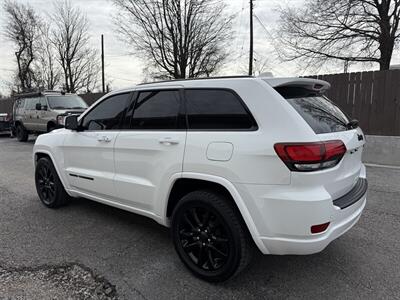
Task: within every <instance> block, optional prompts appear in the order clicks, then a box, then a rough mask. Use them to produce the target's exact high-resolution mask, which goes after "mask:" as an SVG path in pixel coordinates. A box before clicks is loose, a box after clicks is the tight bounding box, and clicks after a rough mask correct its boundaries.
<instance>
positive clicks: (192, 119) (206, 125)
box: [185, 89, 257, 130]
mask: <svg viewBox="0 0 400 300" xmlns="http://www.w3.org/2000/svg"><path fill="white" fill-rule="evenodd" d="M185 96H186V113H187V117H188V123H189V124H188V126H189V129H214V130H216V129H217V130H218V129H232V130H235V129H236V130H237V129H248V130H250V129H254V128H256V126H257V125H256V124H255V121H254V119H253V117H252V116H251V115H250V114H249V113H248V112H247V110H246V109H245V107H244V106H243V104H242V103H241V100H240V99H239V97H238V96H237V95H235V94H234V93H233V92H231V91H228V90H218V89H198V90H196V89H190V90H186V91H185Z"/></svg>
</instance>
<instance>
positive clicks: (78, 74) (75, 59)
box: [52, 0, 99, 93]
mask: <svg viewBox="0 0 400 300" xmlns="http://www.w3.org/2000/svg"><path fill="white" fill-rule="evenodd" d="M52 23H53V25H54V29H53V30H52V42H53V44H54V46H55V48H56V51H57V59H58V61H59V63H60V65H61V68H62V73H63V76H64V88H65V90H66V91H67V92H73V93H74V92H77V91H79V90H82V89H83V90H88V89H89V88H92V87H93V86H95V85H96V84H97V81H98V74H99V68H98V67H96V66H98V65H99V61H98V59H96V57H97V51H95V50H94V49H92V48H90V47H89V40H90V36H89V33H88V30H89V24H88V21H87V18H86V16H85V15H84V14H83V13H82V12H81V11H80V10H79V9H78V8H76V7H73V6H72V5H71V2H70V1H69V0H65V1H62V0H60V1H58V2H56V3H55V11H54V14H53V18H52Z"/></svg>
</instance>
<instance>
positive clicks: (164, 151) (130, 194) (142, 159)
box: [114, 131, 186, 214]
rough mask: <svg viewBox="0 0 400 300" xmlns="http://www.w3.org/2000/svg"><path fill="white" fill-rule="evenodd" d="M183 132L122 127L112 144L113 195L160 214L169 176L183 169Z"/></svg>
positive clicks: (126, 202)
mask: <svg viewBox="0 0 400 300" xmlns="http://www.w3.org/2000/svg"><path fill="white" fill-rule="evenodd" d="M185 140H186V132H185V131H181V132H174V131H122V132H121V133H120V134H119V135H118V138H117V141H116V144H115V147H114V149H115V189H116V193H115V196H116V197H118V198H119V200H120V201H121V202H122V203H124V204H126V205H131V206H135V207H137V208H139V209H143V210H148V211H152V212H154V213H157V214H160V213H161V211H160V207H162V206H160V200H161V199H162V198H163V197H165V195H166V194H167V193H168V191H169V187H170V178H171V177H172V176H173V175H174V174H179V173H181V172H182V166H183V154H184V149H185Z"/></svg>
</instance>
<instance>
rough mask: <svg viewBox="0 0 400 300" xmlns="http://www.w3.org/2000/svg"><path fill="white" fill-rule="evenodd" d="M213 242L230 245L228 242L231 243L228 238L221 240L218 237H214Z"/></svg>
mask: <svg viewBox="0 0 400 300" xmlns="http://www.w3.org/2000/svg"><path fill="white" fill-rule="evenodd" d="M213 240H214V242H216V243H228V242H229V240H228V239H226V238H221V237H217V236H216V237H214V238H213Z"/></svg>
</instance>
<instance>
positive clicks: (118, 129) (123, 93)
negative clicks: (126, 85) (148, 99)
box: [79, 91, 135, 132]
mask: <svg viewBox="0 0 400 300" xmlns="http://www.w3.org/2000/svg"><path fill="white" fill-rule="evenodd" d="M134 94H135V91H125V92H120V93H115V94H112V95H109V96H108V97H107V98H104V99H102V100H101V101H100V102H99V103H96V105H94V106H93V107H89V108H90V110H89V109H88V110H87V111H86V112H85V115H84V116H83V117H82V118H81V119H80V120H79V127H81V128H83V125H82V124H83V121H84V120H85V118H86V116H87V115H88V114H90V112H91V111H92V110H93V109H95V108H96V107H97V106H99V105H100V104H101V103H103V102H104V101H106V100H107V99H110V98H111V97H115V96H119V95H128V97H129V98H128V100H127V105H126V108H128V109H129V107H130V104H131V103H132V98H133V96H134ZM125 114H126V110H125V112H124V114H123V116H122V117H121V119H120V120H119V125H118V128H117V129H106V130H89V129H83V130H84V131H89V132H96V131H100V132H103V131H107V132H114V131H121V130H122V129H121V128H122V122H123V120H124V118H125Z"/></svg>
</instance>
